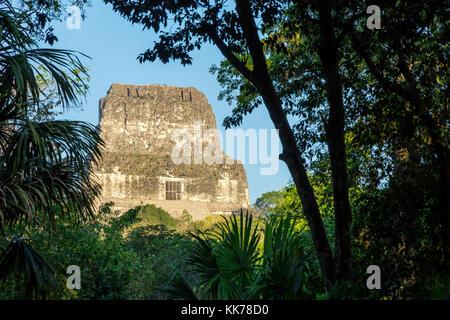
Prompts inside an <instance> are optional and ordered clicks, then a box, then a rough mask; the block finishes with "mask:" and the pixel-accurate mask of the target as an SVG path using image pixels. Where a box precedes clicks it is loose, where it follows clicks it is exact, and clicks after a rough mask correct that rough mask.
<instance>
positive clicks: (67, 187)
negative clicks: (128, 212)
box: [0, 1, 103, 297]
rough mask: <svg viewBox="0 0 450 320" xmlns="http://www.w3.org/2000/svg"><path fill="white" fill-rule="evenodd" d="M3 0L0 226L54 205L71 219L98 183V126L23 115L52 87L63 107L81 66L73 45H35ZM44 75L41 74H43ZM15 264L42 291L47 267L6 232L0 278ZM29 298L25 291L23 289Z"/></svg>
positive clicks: (76, 87)
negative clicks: (94, 171) (93, 164)
mask: <svg viewBox="0 0 450 320" xmlns="http://www.w3.org/2000/svg"><path fill="white" fill-rule="evenodd" d="M28 18H29V16H28V15H24V14H23V12H21V11H20V10H17V9H15V8H14V7H13V6H12V5H11V3H10V2H9V1H4V2H2V4H1V6H0V69H1V70H2V72H1V75H0V229H4V228H7V227H8V226H11V225H13V224H17V223H25V224H26V225H30V224H35V223H38V224H40V223H43V224H44V225H45V224H46V223H49V222H50V223H51V224H53V225H54V220H55V210H54V207H55V206H56V207H60V208H61V209H62V210H61V211H62V212H64V213H65V214H68V215H74V216H75V217H77V218H88V217H93V215H94V207H93V204H94V200H95V198H96V197H97V196H98V194H99V184H98V183H97V182H96V181H95V180H93V179H92V176H91V174H90V166H91V162H96V161H97V159H98V158H99V157H100V148H101V146H102V143H103V142H102V140H101V138H100V136H99V133H98V131H97V129H96V128H95V127H94V126H92V125H90V124H87V123H84V122H79V121H64V120H59V121H57V120H52V119H43V120H42V121H35V120H33V119H30V117H29V114H30V111H31V110H36V109H37V108H38V106H39V105H40V103H42V100H43V98H45V97H46V93H47V92H46V91H45V87H46V86H42V83H40V82H39V81H38V77H39V76H42V73H44V72H46V73H47V74H48V76H49V77H41V79H44V80H43V81H44V82H45V81H47V83H46V84H49V85H50V84H51V85H53V86H54V87H55V88H56V92H57V95H58V97H59V99H57V100H58V101H60V102H61V103H62V105H63V106H68V105H69V104H71V103H77V102H78V99H79V97H78V94H79V91H80V90H82V91H83V90H84V88H85V87H84V81H83V78H82V76H83V74H85V73H86V70H85V68H84V67H83V65H82V64H81V61H80V59H79V55H78V54H77V53H76V52H72V51H68V50H60V49H51V48H39V47H38V45H37V42H36V41H35V39H34V38H33V37H32V33H31V32H30V28H29V26H30V25H33V22H32V21H31V20H29V19H28ZM45 79H47V80H45ZM15 267H18V268H19V269H20V270H21V271H23V272H24V274H25V279H26V281H25V282H26V284H27V292H28V294H31V293H33V292H34V293H35V294H36V293H45V292H44V291H45V289H48V288H47V287H46V284H48V283H46V281H44V279H47V280H48V279H50V278H51V276H50V275H49V268H48V266H47V265H46V263H45V261H43V260H42V258H40V257H39V255H38V254H37V253H36V252H34V251H33V250H32V249H31V248H29V247H28V246H27V245H26V244H25V243H24V241H23V240H22V239H20V238H15V239H12V241H11V244H10V246H9V247H8V248H7V250H6V251H5V252H4V253H3V254H2V255H1V256H0V277H5V276H7V274H8V273H10V272H12V271H13V270H14V268H15ZM29 297H31V296H29Z"/></svg>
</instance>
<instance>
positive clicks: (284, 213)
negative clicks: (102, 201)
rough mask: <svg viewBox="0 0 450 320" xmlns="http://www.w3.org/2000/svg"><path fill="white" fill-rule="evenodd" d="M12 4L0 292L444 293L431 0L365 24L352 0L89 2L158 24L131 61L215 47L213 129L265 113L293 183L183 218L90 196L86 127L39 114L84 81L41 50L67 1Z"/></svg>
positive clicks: (119, 295)
mask: <svg viewBox="0 0 450 320" xmlns="http://www.w3.org/2000/svg"><path fill="white" fill-rule="evenodd" d="M19 2H20V3H21V6H19V8H15V7H14V6H13V5H12V4H11V3H12V1H4V0H1V1H0V35H1V37H0V68H1V69H2V73H1V75H0V228H1V232H2V233H1V237H0V248H1V250H2V253H1V255H0V298H3V299H22V298H33V297H35V298H50V299H161V298H181V299H186V298H188V299H326V298H331V299H348V298H357V299H424V298H435V299H442V298H443V299H448V298H449V297H450V295H449V287H450V275H449V270H450V264H449V263H450V261H449V260H450V227H449V222H450V219H449V215H450V213H449V206H448V199H449V197H448V190H449V189H450V187H449V185H450V184H449V179H450V174H449V172H450V166H449V158H448V156H449V150H448V148H449V146H448V128H449V123H448V120H449V117H448V70H449V66H448V44H447V41H446V39H448V23H449V22H448V21H447V19H445V13H446V11H448V3H446V1H442V2H438V1H436V2H433V1H431V2H427V3H422V2H418V1H408V2H407V1H395V2H393V1H379V3H378V5H379V6H380V7H382V9H383V12H384V14H386V15H387V16H389V17H390V18H389V19H382V21H383V22H382V28H381V29H379V30H378V29H377V30H371V29H368V28H367V27H366V20H367V16H366V11H365V10H366V8H367V7H368V5H369V4H370V3H368V2H366V1H346V2H343V1H312V0H311V1H310V0H305V1H303V0H298V1H288V0H286V1H275V0H274V1H270V0H268V1H245V0H236V1H234V4H235V6H231V7H230V6H228V5H227V1H215V2H214V4H212V2H210V1H203V0H198V1H197V0H196V1H152V2H148V1H146V2H145V5H143V4H142V3H141V2H142V1H122V0H121V1H118V0H117V1H116V0H105V2H107V3H112V4H113V9H114V10H115V11H118V12H120V13H121V14H122V15H123V16H124V17H125V18H126V19H128V20H129V21H131V22H133V23H140V24H142V25H143V26H144V28H148V29H153V30H154V31H155V32H157V33H159V36H160V37H159V40H158V42H157V43H156V44H155V46H154V47H153V48H152V49H149V50H147V51H146V52H144V53H143V54H141V55H140V56H139V60H140V61H141V62H145V61H154V60H156V59H160V60H161V61H163V62H168V61H169V60H171V59H173V60H180V61H181V62H182V63H183V64H189V63H190V62H191V57H190V53H191V52H192V51H193V50H194V49H196V48H197V49H200V48H201V46H202V45H203V44H204V43H206V42H210V43H212V44H213V45H215V46H216V47H217V48H218V49H219V50H220V52H221V53H222V54H223V56H224V58H225V60H224V61H223V62H222V63H221V64H220V65H219V66H213V67H212V68H211V72H213V73H214V74H216V75H217V79H218V82H219V83H220V84H221V86H222V87H223V91H222V92H221V94H220V98H223V99H226V100H227V101H229V102H230V103H232V104H234V105H235V108H234V109H233V111H232V114H231V115H230V116H229V117H228V118H226V119H225V121H224V125H225V127H231V126H237V125H239V124H240V123H241V121H242V120H243V117H244V116H245V115H246V114H248V113H250V112H252V110H254V109H255V108H257V107H259V106H261V105H264V106H265V107H266V108H267V110H268V112H269V115H270V118H271V120H272V121H273V123H274V126H275V127H276V128H277V129H279V132H280V140H281V143H282V145H283V152H282V154H281V155H280V159H282V160H283V161H284V162H285V163H286V164H287V166H288V168H289V171H290V173H291V176H292V184H289V185H288V186H286V187H285V188H283V189H282V190H275V191H272V192H269V193H266V194H264V195H262V196H261V198H259V199H258V200H257V201H256V203H255V210H256V212H258V215H257V216H251V215H249V214H247V213H245V212H241V214H240V215H234V216H231V217H227V218H220V219H213V218H210V219H209V220H207V221H196V222H193V221H192V218H191V216H190V214H189V213H188V212H184V213H183V215H182V216H181V217H180V218H179V219H176V218H174V217H171V216H170V215H169V214H168V213H167V212H165V211H164V210H162V209H160V208H157V207H155V206H152V205H147V206H144V207H138V208H135V209H133V210H130V211H128V212H126V213H123V214H119V213H117V212H114V211H112V210H111V209H110V208H111V207H110V204H107V205H105V206H103V207H102V208H100V210H99V212H96V210H95V209H94V202H95V199H96V197H97V196H98V195H99V193H100V187H99V185H98V184H97V182H96V181H95V179H93V178H92V175H91V173H90V167H91V164H92V163H93V162H94V163H95V161H97V160H98V159H99V157H100V156H101V147H102V145H103V142H102V140H101V139H100V137H99V134H98V131H97V130H96V128H95V127H94V126H92V125H90V124H87V123H83V122H76V121H56V120H54V115H55V112H56V110H58V108H61V107H62V110H65V109H67V108H69V107H74V106H75V107H76V106H79V105H80V103H81V101H80V99H79V98H80V96H82V95H83V94H84V93H86V91H87V90H88V86H87V83H86V80H87V79H88V75H87V70H86V69H85V68H84V66H83V64H82V61H81V60H82V59H84V58H87V57H86V56H84V55H83V54H81V53H78V52H73V51H68V50H57V49H52V48H43V47H42V42H43V43H44V44H45V43H48V44H50V45H51V44H52V43H53V42H54V41H57V37H56V35H54V34H53V32H52V28H51V26H50V25H49V23H50V22H51V21H52V20H54V19H58V18H59V17H61V14H62V12H63V10H62V8H63V6H62V5H63V4H67V3H65V1H45V0H30V1H19ZM77 3H78V4H80V5H82V4H83V3H84V1H77ZM169 19H172V21H173V22H174V23H175V26H174V27H172V28H170V29H169V30H167V29H166V27H167V21H168V20H169ZM39 41H40V42H39ZM288 119H289V121H288ZM69 265H79V266H80V267H81V269H82V286H81V288H80V289H74V290H69V289H67V287H66V279H67V274H66V270H67V267H68V266H69ZM370 265H378V266H380V267H381V270H382V275H381V277H382V288H381V289H380V290H368V289H367V287H366V283H365V280H366V279H367V277H368V275H367V274H366V270H367V267H368V266H370Z"/></svg>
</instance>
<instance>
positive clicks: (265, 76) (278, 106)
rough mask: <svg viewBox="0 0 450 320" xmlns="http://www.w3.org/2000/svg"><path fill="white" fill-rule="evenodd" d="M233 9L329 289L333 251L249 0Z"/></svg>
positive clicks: (255, 80)
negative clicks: (266, 56)
mask: <svg viewBox="0 0 450 320" xmlns="http://www.w3.org/2000/svg"><path fill="white" fill-rule="evenodd" d="M236 9H237V12H238V15H239V21H240V24H241V26H242V29H243V32H244V36H245V38H246V41H247V45H248V48H249V51H250V54H251V56H252V60H253V65H254V69H253V70H254V71H253V75H254V76H253V77H251V79H249V80H250V81H251V82H252V83H253V84H254V85H255V87H256V88H257V89H258V91H259V93H260V94H261V96H262V98H263V100H264V104H265V105H266V108H267V110H268V111H269V115H270V118H271V119H272V121H273V123H274V126H275V128H276V129H278V130H279V136H280V140H281V144H282V146H283V153H282V154H281V155H280V159H281V160H283V161H284V162H285V163H286V164H287V166H288V169H289V172H290V173H291V176H292V178H293V180H294V183H295V185H296V187H297V192H298V195H299V197H300V200H301V202H302V206H303V210H304V214H305V216H306V219H307V221H308V225H309V227H310V229H311V234H312V239H313V242H314V247H315V249H316V253H317V256H318V259H319V262H320V266H321V270H322V275H323V278H324V282H325V286H326V287H327V289H330V288H331V287H332V285H333V284H334V273H335V267H334V261H333V254H332V252H331V248H330V245H329V242H328V238H327V235H326V232H325V228H324V225H323V222H322V218H321V216H320V211H319V208H318V206H317V201H316V197H315V195H314V190H313V188H312V186H311V184H310V182H309V179H308V176H307V172H306V169H305V166H304V165H303V160H302V158H301V154H300V151H299V149H298V147H297V143H296V140H295V136H294V134H293V132H292V129H291V127H290V125H289V122H288V121H287V118H286V114H285V113H284V110H283V108H282V103H281V99H280V97H279V96H278V95H277V93H276V91H275V88H274V86H273V83H272V80H271V79H270V76H269V72H268V69H267V64H266V59H265V55H264V50H263V46H262V44H261V40H260V39H259V36H258V30H257V27H256V24H255V20H254V18H253V15H252V11H251V8H250V4H249V1H248V0H236ZM219 49H220V48H219ZM235 67H236V66H235Z"/></svg>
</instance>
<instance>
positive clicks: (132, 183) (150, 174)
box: [94, 84, 249, 220]
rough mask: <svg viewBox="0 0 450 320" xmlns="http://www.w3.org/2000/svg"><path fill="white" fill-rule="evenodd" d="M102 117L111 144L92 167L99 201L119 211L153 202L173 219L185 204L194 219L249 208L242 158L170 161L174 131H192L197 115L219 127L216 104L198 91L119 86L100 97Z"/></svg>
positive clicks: (103, 130) (204, 124)
mask: <svg viewBox="0 0 450 320" xmlns="http://www.w3.org/2000/svg"><path fill="white" fill-rule="evenodd" d="M99 117H100V119H99V128H100V130H101V137H102V138H103V140H104V141H105V143H106V147H105V149H104V151H103V159H102V160H101V161H100V163H99V165H98V166H96V167H95V168H94V175H95V176H96V178H97V179H99V181H100V183H101V185H102V195H101V197H100V199H99V204H100V203H105V202H110V201H112V202H114V203H115V207H116V209H118V210H121V211H124V210H127V209H130V208H133V207H135V206H138V205H145V204H155V205H156V206H159V207H161V208H163V209H164V210H166V211H168V212H169V213H170V214H171V215H173V216H174V217H179V216H181V214H182V213H183V210H185V209H186V210H187V211H188V212H189V213H190V214H191V215H192V216H193V218H194V220H199V219H202V218H204V217H206V216H208V215H213V214H231V213H233V212H235V211H239V210H240V209H241V208H248V207H249V192H248V185H247V178H246V174H245V170H244V167H243V165H242V163H240V162H238V161H236V162H235V163H233V164H228V163H226V164H225V163H224V164H211V165H208V164H205V163H202V164H194V163H193V162H192V163H191V164H180V165H176V164H174V163H173V161H172V159H171V152H172V150H173V148H174V146H175V142H173V141H172V140H171V136H172V132H173V130H175V129H183V130H187V132H189V133H190V134H192V135H193V134H194V123H195V122H197V123H198V121H200V122H201V124H202V127H203V129H204V130H208V129H216V120H215V116H214V113H213V111H212V108H211V105H209V104H208V101H207V99H206V97H205V95H204V94H203V93H201V92H200V91H198V90H197V89H195V88H191V87H187V88H182V87H172V86H166V85H145V86H138V85H126V84H113V85H112V86H111V88H110V89H109V91H108V93H107V95H106V97H104V98H102V99H100V106H99ZM222 152H223V151H222Z"/></svg>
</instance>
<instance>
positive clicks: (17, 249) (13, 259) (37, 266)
mask: <svg viewBox="0 0 450 320" xmlns="http://www.w3.org/2000/svg"><path fill="white" fill-rule="evenodd" d="M17 271H18V272H19V275H20V274H21V275H23V277H24V278H23V279H24V283H25V296H26V298H27V299H30V298H32V297H38V296H39V295H40V296H41V297H42V298H45V297H46V295H47V294H48V293H49V292H51V290H52V289H54V288H56V287H57V283H56V279H55V278H54V277H53V273H52V270H51V268H50V267H49V266H48V265H47V263H46V262H45V260H44V259H43V258H42V257H41V256H40V255H39V254H38V253H37V252H36V251H34V250H33V249H32V248H31V247H29V246H28V245H27V244H26V243H25V242H24V241H23V239H21V238H17V237H16V238H15V239H13V241H11V243H10V244H9V246H8V248H7V249H6V250H5V252H4V253H3V254H2V255H1V256H0V279H5V278H6V277H8V276H10V275H12V274H14V273H15V272H17Z"/></svg>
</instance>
